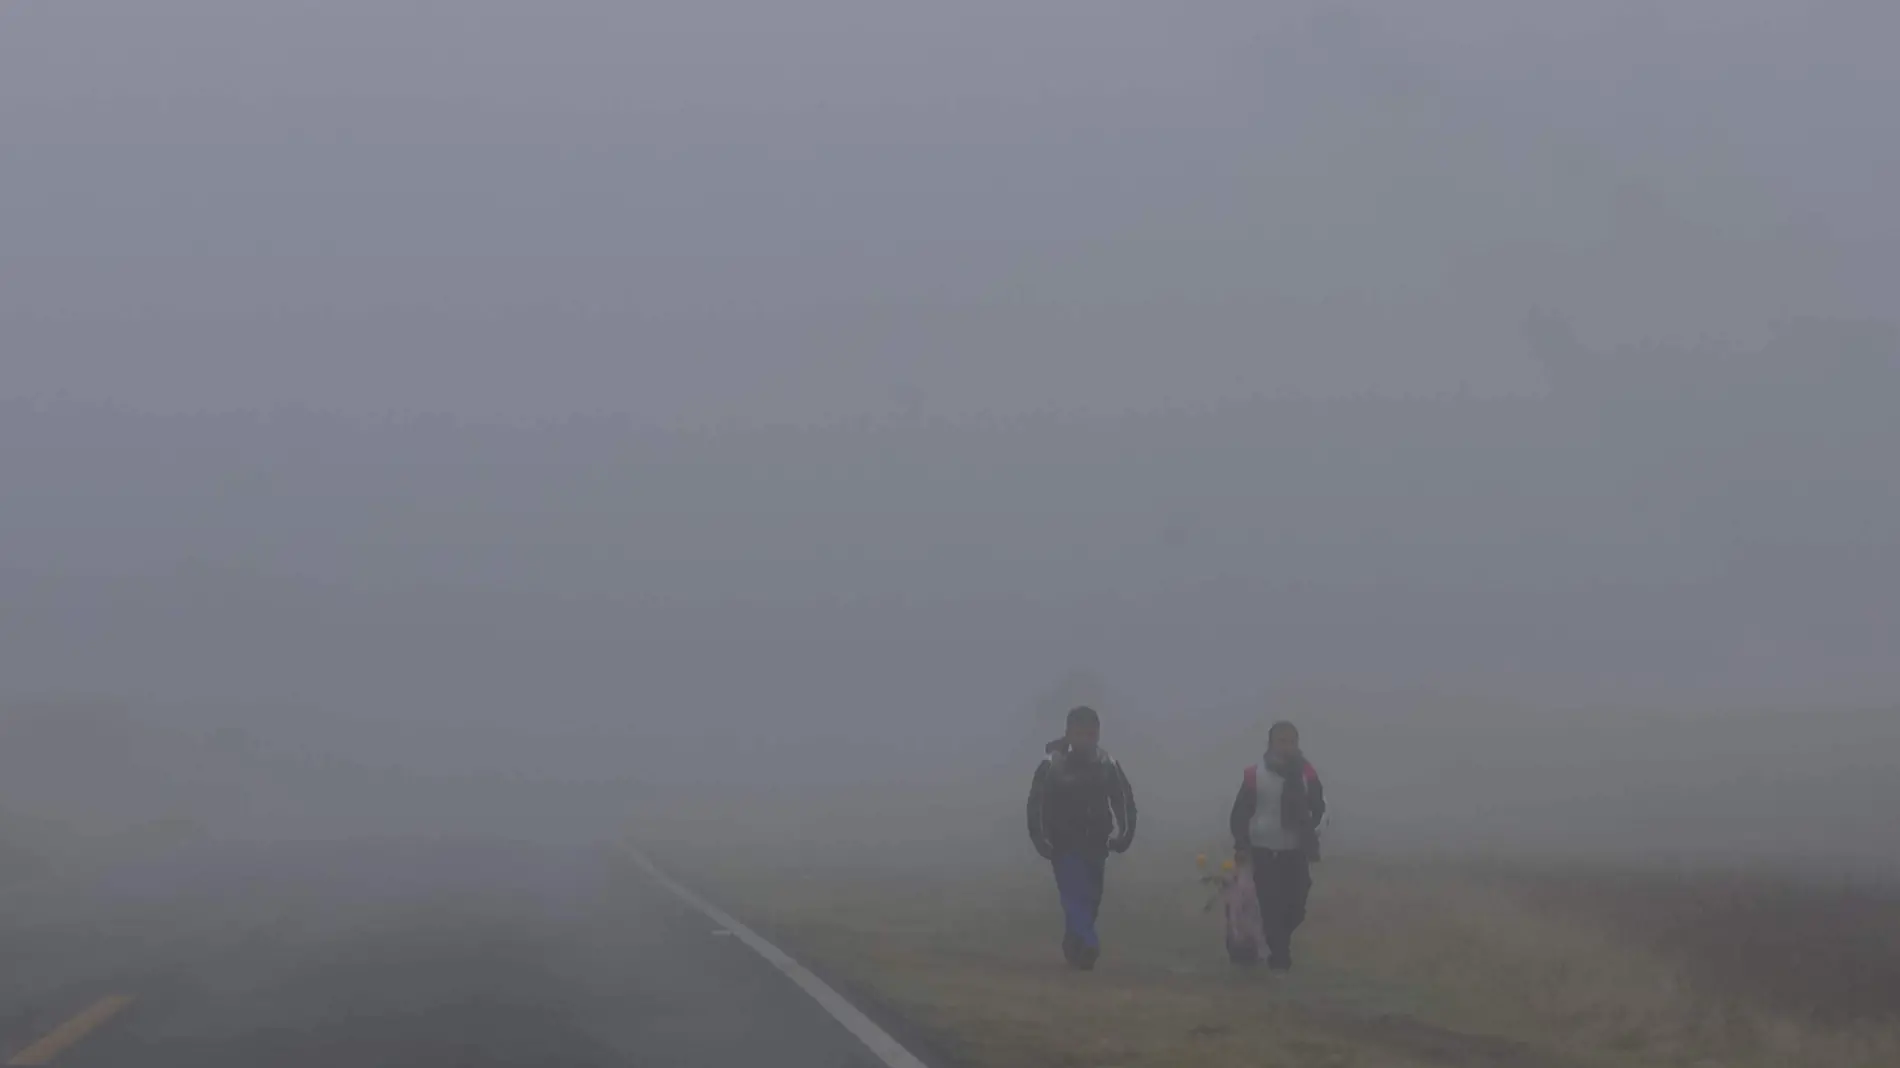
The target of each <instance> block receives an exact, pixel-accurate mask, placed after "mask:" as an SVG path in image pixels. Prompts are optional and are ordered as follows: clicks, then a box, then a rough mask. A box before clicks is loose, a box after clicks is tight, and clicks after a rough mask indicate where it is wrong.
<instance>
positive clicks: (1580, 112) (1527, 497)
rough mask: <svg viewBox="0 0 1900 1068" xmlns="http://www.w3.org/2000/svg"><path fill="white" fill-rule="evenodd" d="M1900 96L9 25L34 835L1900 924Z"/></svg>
mask: <svg viewBox="0 0 1900 1068" xmlns="http://www.w3.org/2000/svg"><path fill="white" fill-rule="evenodd" d="M1896 31H1900V20H1897V19H1896V16H1895V14H1894V13H1893V11H1892V10H1890V8H1889V7H1888V6H1886V5H1880V4H1874V3H1862V4H1852V3H1839V4H1830V5H1826V6H1824V7H1821V8H1816V9H1814V10H1806V9H1802V10H1797V9H1796V8H1795V7H1793V6H1790V5H1786V4H1777V3H1767V2H1749V3H1740V2H1736V0H1723V2H1720V3H1717V2H1714V0H1707V2H1701V3H1682V4H1672V5H1669V6H1668V7H1667V8H1666V9H1659V8H1657V7H1656V6H1655V5H1650V4H1638V3H1614V4H1593V5H1588V6H1587V9H1586V8H1585V7H1582V6H1559V5H1522V4H1513V5H1501V4H1485V3H1477V2H1459V3H1440V4H1433V5H1429V7H1427V6H1419V7H1416V8H1412V7H1404V8H1401V7H1400V6H1398V5H1389V6H1382V5H1374V4H1350V3H1297V4H1276V5H1267V6H1265V7H1262V6H1261V5H1244V4H1233V3H1212V4H1200V5H1190V6H1188V7H1185V8H1175V7H1169V6H1167V5H1152V4H1149V5H1141V4H1106V5H1104V4H1100V3H1096V4H1089V5H1082V4H1079V3H1072V2H1065V3H1057V4H1049V5H1042V6H1039V7H1037V8H1035V9H1033V10H1023V9H1020V8H1019V7H1017V6H1013V5H1005V4H1000V3H992V2H983V3H978V4H974V5H971V4H963V5H957V6H956V7H955V8H954V9H950V8H946V9H943V10H941V11H927V10H922V9H912V8H904V7H901V6H897V7H893V6H891V5H874V4H863V3H854V2H845V0H824V2H822V3H817V4H803V5H796V6H795V7H775V6H771V5H746V6H744V7H741V8H734V7H729V6H728V7H720V6H712V7H708V6H706V5H685V4H642V5H611V4H601V3H581V2H563V3H556V4H552V5H548V4H543V5H536V6H534V7H532V8H525V7H520V6H519V5H504V4H497V3H492V2H479V3H461V4H455V5H441V4H425V3H420V2H403V3H393V4H392V3H387V2H380V3H375V4H371V3H368V2H365V0H352V2H344V3H324V4H279V5H263V6H260V5H257V4H255V3H248V4H237V3H230V2H220V0H184V2H182V3H172V4H166V5H160V6H153V5H149V4H135V3H130V2H126V0H101V2H97V3H91V4H50V3H13V4H8V5H5V6H4V7H0V190H3V191H4V194H5V195H4V198H0V372H3V373H0V398H3V403H0V501H4V507H0V698H3V699H4V710H3V711H0V814H4V816H5V818H6V819H7V820H9V821H10V823H9V824H8V826H7V828H0V831H5V833H6V834H8V835H10V836H11V837H10V838H8V839H7V840H8V841H9V842H15V843H26V844H24V845H16V846H15V848H18V849H21V850H25V851H26V852H32V851H33V850H36V849H39V848H41V847H42V846H43V845H44V844H45V843H47V842H51V841H56V840H57V839H59V838H60V836H62V835H66V834H83V835H96V836H106V838H108V839H110V840H112V841H119V839H114V838H111V836H113V835H123V834H127V833H134V834H139V833H146V834H151V835H156V836H157V838H158V839H160V840H165V841H170V840H171V839H168V838H166V836H167V835H176V836H181V838H182V839H191V840H198V837H199V836H206V835H209V836H212V837H217V836H236V837H248V838H252V839H279V840H290V839H302V838H312V837H325V836H360V835H369V834H412V833H424V832H429V833H448V832H454V833H476V832H480V833H486V834H496V835H502V836H506V837H513V838H533V839H537V840H542V841H550V842H555V841H582V840H592V839H595V838H600V837H609V836H613V835H617V834H620V833H623V832H625V831H626V830H628V829H629V828H636V829H639V828H644V830H645V832H646V833H650V834H651V835H653V836H655V837H658V838H666V837H669V836H670V837H672V838H678V839H687V838H701V839H704V838H716V839H730V840H732V841H735V842H738V841H760V840H769V841H774V842H777V843H779V844H785V843H795V844H801V845H806V846H809V847H810V848H811V849H814V850H816V849H822V848H855V847H863V846H867V845H868V846H875V847H877V848H880V849H885V848H888V849H892V850H899V849H903V850H912V851H920V850H925V849H926V848H930V849H936V850H938V851H940V852H955V851H958V850H970V851H976V850H988V851H990V852H991V853H992V854H994V855H998V856H1000V855H1004V854H1003V851H1004V850H1016V851H1018V852H1020V851H1021V848H1022V847H1021V843H1020V840H1019V839H1020V836H1021V829H1020V827H1019V826H1018V824H1017V822H1016V821H1018V820H1019V819H1020V808H1019V806H1020V804H1021V800H1022V795H1023V793H1024V791H1025V790H1026V789H1027V785H1028V777H1029V774H1030V772H1031V770H1032V769H1033V767H1034V765H1035V763H1036V761H1037V760H1038V759H1039V758H1040V755H1041V745H1042V743H1043V742H1044V741H1046V740H1048V738H1050V737H1053V736H1054V733H1055V731H1056V730H1057V729H1058V727H1057V723H1058V721H1059V718H1060V712H1061V711H1063V710H1064V709H1065V708H1066V706H1067V704H1069V703H1073V702H1077V701H1083V700H1086V701H1089V702H1091V703H1094V704H1096V705H1097V707H1099V708H1100V709H1101V711H1102V713H1103V716H1104V719H1105V723H1106V737H1105V744H1106V745H1107V746H1108V748H1109V749H1110V750H1111V751H1113V752H1116V753H1117V754H1118V755H1120V756H1122V757H1123V759H1124V761H1125V762H1126V764H1127V766H1128V768H1129V771H1130V774H1131V776H1132V777H1133V779H1134V782H1135V785H1136V789H1137V790H1138V791H1139V792H1140V793H1141V795H1142V797H1143V800H1144V807H1143V812H1144V820H1150V821H1152V826H1153V827H1154V828H1156V829H1157V830H1156V831H1155V833H1157V834H1164V835H1174V836H1177V837H1179V838H1181V839H1183V840H1185V839H1188V838H1192V837H1195V836H1199V837H1202V838H1209V839H1214V840H1218V838H1219V837H1220V835H1221V833H1222V831H1223V828H1224V824H1223V822H1222V821H1223V819H1224V817H1225V814H1226V812H1225V806H1226V803H1227V800H1228V798H1229V797H1230V796H1231V792H1232V788H1233V784H1234V782H1235V780H1236V776H1237V775H1238V773H1239V771H1240V769H1241V767H1242V766H1243V765H1244V764H1245V763H1246V762H1247V761H1248V760H1249V759H1250V756H1251V755H1252V754H1254V753H1255V752H1256V751H1257V750H1258V748H1259V747H1260V745H1261V744H1262V743H1263V742H1264V727H1265V725H1266V724H1267V723H1269V722H1271V721H1273V720H1275V719H1280V718H1290V719H1294V720H1296V721H1298V722H1300V723H1301V725H1302V727H1303V729H1304V731H1305V734H1306V737H1307V741H1308V749H1309V752H1310V754H1311V755H1312V757H1313V759H1314V760H1315V761H1316V762H1317V763H1319V764H1320V765H1321V766H1322V768H1323V769H1324V770H1325V772H1326V774H1327V776H1328V781H1329V785H1330V786H1331V787H1332V788H1333V791H1334V793H1335V796H1336V811H1335V817H1334V818H1335V824H1336V827H1335V833H1336V834H1337V835H1338V836H1339V840H1340V841H1341V842H1342V843H1344V844H1345V847H1346V848H1349V849H1362V850H1366V851H1375V850H1410V851H1430V850H1444V851H1473V850H1507V851H1526V852H1532V851H1534V852H1538V853H1540V854H1561V853H1566V852H1572V853H1588V854H1590V855H1592V856H1603V855H1616V856H1622V857H1632V858H1638V857H1639V858H1648V859H1682V858H1718V859H1723V860H1728V861H1732V860H1743V861H1750V862H1755V861H1759V862H1764V863H1767V862H1775V863H1783V862H1786V861H1788V860H1791V859H1800V860H1809V859H1818V860H1820V861H1823V862H1825V864H1827V865H1837V866H1843V867H1845V866H1869V867H1879V866H1888V865H1891V863H1892V861H1893V859H1894V857H1895V856H1897V855H1900V839H1896V837H1895V834H1896V831H1895V829H1894V828H1893V827H1892V826H1891V821H1888V820H1883V819H1882V818H1880V814H1881V813H1883V812H1888V811H1891V810H1892V806H1893V805H1894V804H1895V803H1896V801H1900V794H1896V791H1897V790H1900V786H1896V783H1895V779H1894V776H1893V775H1892V772H1891V767H1892V760H1893V753H1894V746H1895V744H1896V743H1897V742H1900V726H1896V721H1900V657H1896V656H1895V650H1896V649H1900V607H1897V606H1900V430H1896V425H1900V424H1897V423H1896V421H1895V420H1894V419H1893V417H1892V413H1893V412H1894V411H1895V410H1896V405H1897V404H1900V341H1897V340H1896V339H1897V337H1900V334H1897V333H1896V327H1895V324H1894V322H1893V319H1892V306H1891V294H1892V293H1894V292H1900V210H1897V205H1896V202H1895V199H1894V195H1893V193H1892V190H1893V189H1894V188H1896V185H1895V182H1894V181H1893V179H1894V177H1895V175H1896V164H1900V137H1896V136H1895V135H1896V133H1900V131H1896V130H1895V129H1894V120H1893V117H1892V109H1891V108H1890V107H1887V106H1885V105H1886V102H1887V101H1889V100H1891V99H1893V97H1894V92H1895V90H1896V88H1900V87H1897V86H1896V85H1895V84H1894V82H1895V75H1894V73H1893V70H1892V67H1891V64H1890V63H1888V62H1887V55H1886V51H1887V49H1886V42H1889V41H1891V40H1893V39H1894V34H1895V32H1896ZM1791 795H1792V796H1796V797H1799V798H1801V802H1800V803H1799V804H1795V805H1790V804H1786V803H1785V801H1786V799H1787V798H1788V797H1789V796H1791ZM140 827H143V828H145V830H144V831H137V830H136V829H137V828H140ZM9 828H10V829H9ZM168 828H169V829H168ZM920 843H931V845H929V846H928V847H926V846H924V845H921V844H920ZM127 848H131V847H130V846H128V847H127ZM970 855H974V852H972V853H971V854H970Z"/></svg>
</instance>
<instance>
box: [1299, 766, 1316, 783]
mask: <svg viewBox="0 0 1900 1068" xmlns="http://www.w3.org/2000/svg"><path fill="white" fill-rule="evenodd" d="M1300 778H1302V779H1305V780H1306V781H1307V782H1318V781H1319V771H1318V769H1316V768H1314V767H1313V765H1312V763H1311V762H1310V761H1309V762H1308V763H1307V765H1306V767H1305V768H1304V769H1303V770H1302V771H1301V773H1300Z"/></svg>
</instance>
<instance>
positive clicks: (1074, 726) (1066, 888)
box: [1029, 705, 1135, 971]
mask: <svg viewBox="0 0 1900 1068" xmlns="http://www.w3.org/2000/svg"><path fill="white" fill-rule="evenodd" d="M1101 736H1102V720H1101V717H1100V716H1098V715H1097V714H1096V712H1095V710H1094V709H1092V708H1089V707H1088V706H1086V705H1082V706H1078V707H1076V708H1073V709H1070V710H1069V716H1068V721H1067V724H1066V729H1065V730H1064V732H1063V735H1062V737H1060V738H1058V739H1056V740H1055V741H1053V742H1050V743H1049V744H1048V745H1047V746H1045V747H1044V756H1043V760H1042V763H1041V764H1040V765H1038V766H1037V768H1036V775H1035V778H1034V779H1033V780H1031V781H1030V784H1029V841H1030V843H1031V844H1032V845H1034V846H1035V847H1036V852H1037V854H1039V855H1040V856H1041V857H1042V858H1043V859H1044V860H1047V861H1049V863H1050V864H1051V865H1052V866H1053V867H1054V868H1055V875H1056V892H1057V893H1058V894H1059V895H1060V896H1061V898H1062V916H1063V934H1062V955H1063V957H1064V958H1065V959H1067V960H1068V962H1069V965H1070V966H1071V967H1074V968H1078V969H1080V970H1083V971H1087V970H1089V969H1091V968H1093V967H1095V960H1096V958H1097V956H1099V955H1100V953H1101V940H1100V938H1099V937H1098V936H1097V934H1096V931H1095V919H1096V916H1097V915H1098V914H1099V912H1100V911H1101V907H1102V890H1103V883H1104V879H1105V878H1106V876H1107V868H1108V854H1109V853H1110V852H1115V853H1126V852H1127V851H1128V847H1129V846H1130V845H1132V844H1134V841H1135V791H1134V788H1133V787H1131V786H1130V785H1129V784H1128V776H1127V774H1126V773H1124V772H1123V771H1122V766H1121V764H1120V763H1118V762H1117V761H1116V760H1115V759H1114V758H1113V757H1110V756H1109V755H1108V752H1107V751H1106V750H1104V749H1103V748H1102V747H1101V745H1100V744H1099V743H1100V741H1101Z"/></svg>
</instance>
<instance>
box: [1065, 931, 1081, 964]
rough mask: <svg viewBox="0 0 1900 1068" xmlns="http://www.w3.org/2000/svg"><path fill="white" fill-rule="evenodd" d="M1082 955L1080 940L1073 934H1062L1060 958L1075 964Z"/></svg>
mask: <svg viewBox="0 0 1900 1068" xmlns="http://www.w3.org/2000/svg"><path fill="white" fill-rule="evenodd" d="M1081 956H1082V940H1081V939H1079V938H1077V937H1075V936H1074V935H1073V934H1065V935H1063V936H1062V959H1063V960H1066V961H1068V962H1069V963H1070V964H1071V965H1075V964H1076V962H1077V961H1078V960H1080V959H1081Z"/></svg>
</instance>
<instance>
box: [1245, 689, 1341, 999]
mask: <svg viewBox="0 0 1900 1068" xmlns="http://www.w3.org/2000/svg"><path fill="white" fill-rule="evenodd" d="M1325 815H1326V791H1325V788H1324V787H1322V786H1321V785H1320V781H1319V772H1317V771H1315V770H1313V765H1311V764H1309V763H1307V761H1306V757H1305V755H1304V754H1302V753H1301V752H1300V732H1299V728H1297V727H1295V726H1294V725H1293V724H1291V723H1287V722H1280V723H1276V724H1274V725H1273V728H1272V729H1271V730H1269V731H1268V732H1267V751H1266V753H1265V754H1264V755H1263V756H1262V757H1261V758H1260V762H1259V763H1257V764H1255V765H1253V766H1252V767H1250V768H1248V769H1247V771H1246V773H1245V774H1244V775H1243V776H1242V777H1241V781H1240V793H1239V794H1238V795H1237V796H1235V798H1234V807H1233V811H1232V812H1231V813H1230V814H1229V816H1228V820H1227V823H1228V829H1229V830H1231V831H1232V832H1233V836H1234V863H1235V864H1247V865H1250V866H1251V867H1252V871H1251V874H1252V876H1253V885H1254V891H1255V893H1256V895H1257V896H1258V899H1259V902H1260V925H1261V931H1262V933H1263V934H1264V935H1265V940H1266V943H1267V967H1269V968H1271V969H1273V970H1274V971H1281V972H1283V971H1287V970H1288V969H1290V968H1292V967H1293V932H1294V931H1295V930H1297V929H1298V928H1299V926H1300V923H1301V922H1302V921H1304V920H1305V919H1306V898H1307V894H1308V892H1309V891H1311V890H1312V888H1313V875H1312V871H1311V866H1312V865H1313V863H1314V862H1316V861H1318V860H1319V821H1320V818H1321V817H1323V816H1325Z"/></svg>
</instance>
